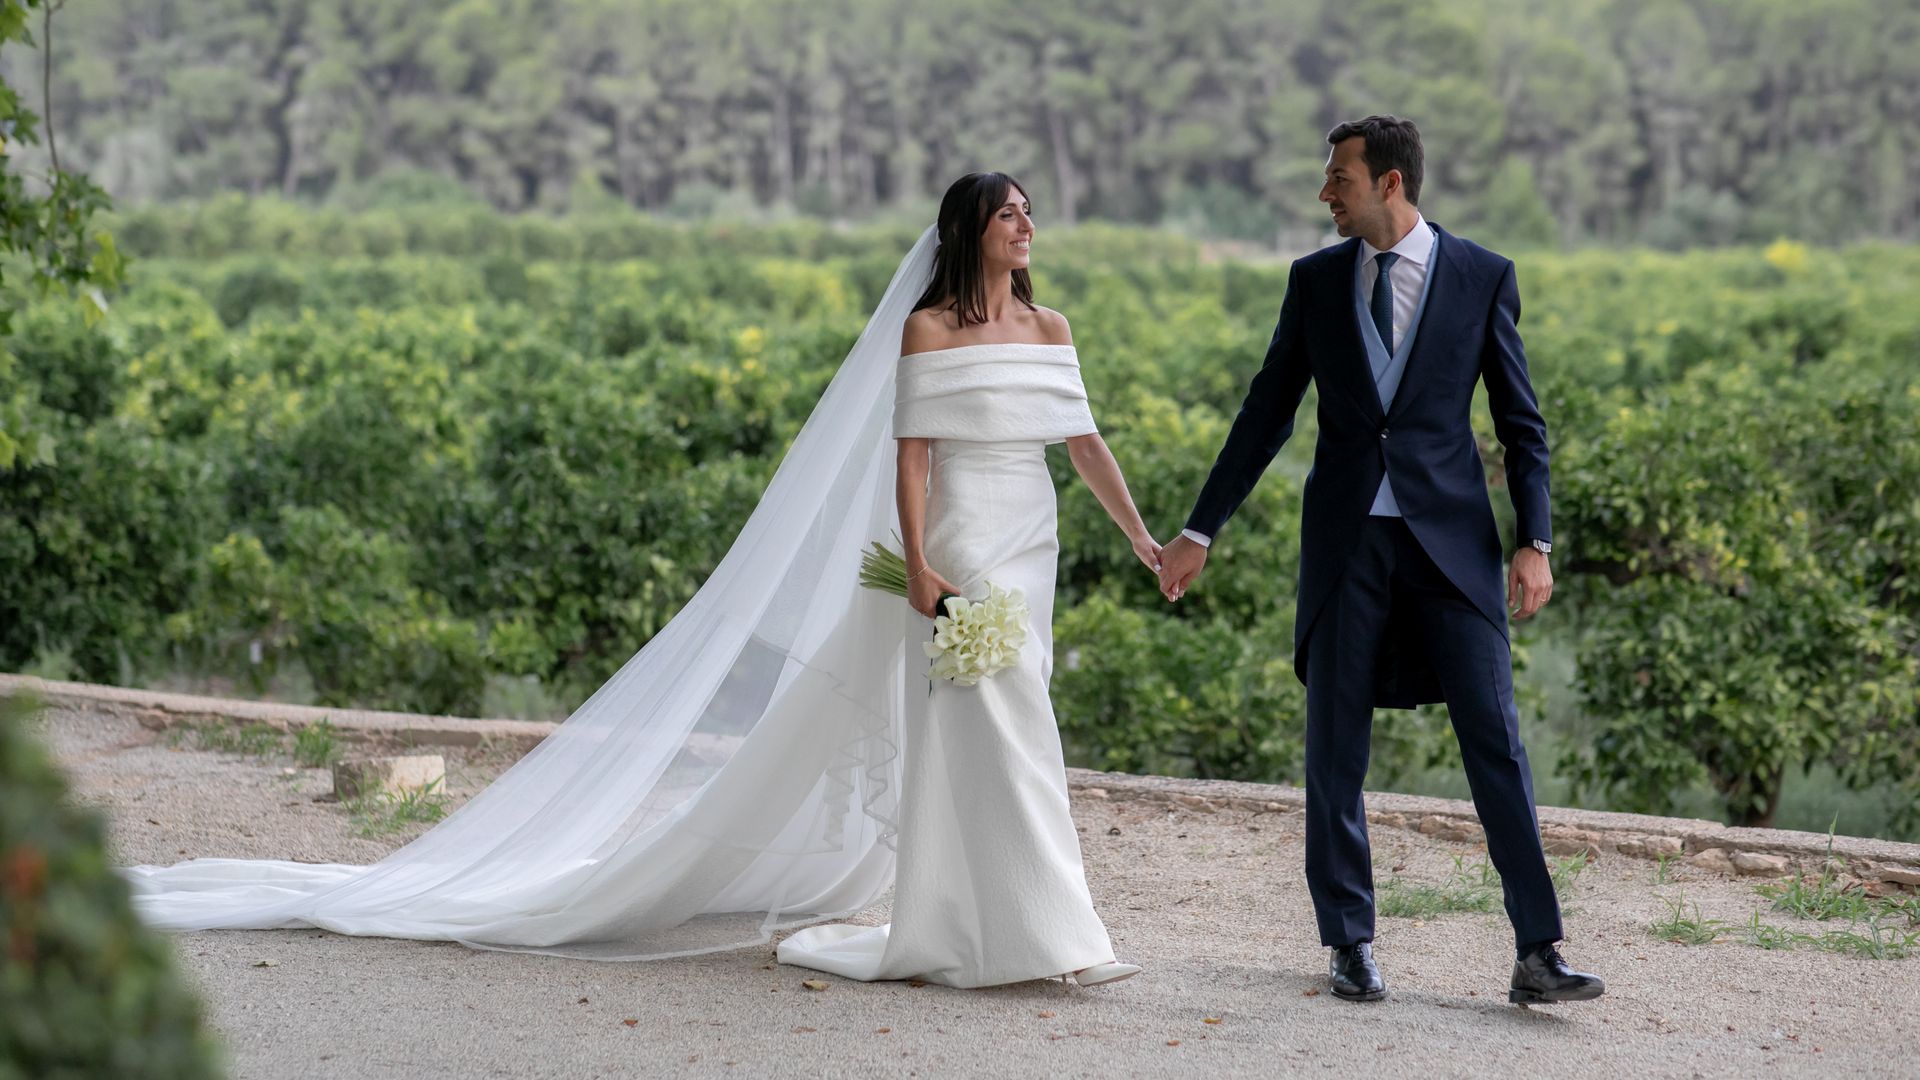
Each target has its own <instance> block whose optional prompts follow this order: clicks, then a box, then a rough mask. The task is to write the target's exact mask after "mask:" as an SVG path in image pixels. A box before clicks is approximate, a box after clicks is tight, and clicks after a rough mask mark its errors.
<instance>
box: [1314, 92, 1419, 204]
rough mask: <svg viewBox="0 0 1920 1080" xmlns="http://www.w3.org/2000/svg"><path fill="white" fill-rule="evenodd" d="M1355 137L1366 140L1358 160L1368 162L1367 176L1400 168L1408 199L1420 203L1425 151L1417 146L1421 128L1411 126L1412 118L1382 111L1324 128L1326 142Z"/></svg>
mask: <svg viewBox="0 0 1920 1080" xmlns="http://www.w3.org/2000/svg"><path fill="white" fill-rule="evenodd" d="M1354 138H1360V139H1365V140H1367V148H1366V149H1365V150H1363V151H1361V153H1360V160H1362V161H1364V162H1366V163H1367V179H1369V180H1378V179H1380V177H1381V175H1382V174H1384V173H1385V172H1387V170H1389V169H1399V170H1400V183H1401V186H1402V188H1403V189H1404V190H1405V191H1406V193H1407V201H1408V202H1410V203H1412V204H1413V205H1415V206H1418V205H1420V179H1421V175H1422V173H1423V172H1424V171H1425V170H1424V167H1423V165H1422V162H1423V161H1424V160H1425V158H1426V154H1425V152H1424V151H1423V150H1421V149H1420V129H1419V128H1417V127H1414V126H1413V121H1411V120H1402V119H1400V118H1399V117H1397V116H1383V115H1375V116H1369V117H1366V118H1365V119H1363V120H1348V121H1346V122H1345V123H1343V124H1340V125H1338V126H1336V127H1335V128H1334V129H1333V130H1332V131H1329V132H1327V145H1328V146H1339V145H1340V144H1341V143H1343V142H1346V141H1347V140H1348V139H1354Z"/></svg>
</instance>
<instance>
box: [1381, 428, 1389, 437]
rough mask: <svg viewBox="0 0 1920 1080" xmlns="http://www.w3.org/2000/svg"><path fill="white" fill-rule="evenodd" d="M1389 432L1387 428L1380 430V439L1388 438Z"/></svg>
mask: <svg viewBox="0 0 1920 1080" xmlns="http://www.w3.org/2000/svg"><path fill="white" fill-rule="evenodd" d="M1387 430H1388V429H1386V428H1381V429H1380V437H1381V438H1383V439H1384V438H1386V437H1387Z"/></svg>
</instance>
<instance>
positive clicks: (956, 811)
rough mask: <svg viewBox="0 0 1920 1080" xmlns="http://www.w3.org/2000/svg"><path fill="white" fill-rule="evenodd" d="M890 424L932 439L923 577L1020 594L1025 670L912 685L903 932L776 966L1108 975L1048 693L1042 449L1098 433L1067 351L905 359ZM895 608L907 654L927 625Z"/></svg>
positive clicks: (876, 932)
mask: <svg viewBox="0 0 1920 1080" xmlns="http://www.w3.org/2000/svg"><path fill="white" fill-rule="evenodd" d="M893 423H894V434H895V435H896V436H898V437H903V438H904V437H920V438H929V439H932V440H934V441H933V443H932V470H931V473H930V476H929V479H928V492H927V514H926V534H925V537H924V543H925V548H926V555H927V562H928V565H930V566H932V567H933V568H934V569H936V570H938V571H939V572H940V573H941V574H942V575H943V576H944V577H946V578H947V580H948V581H951V582H952V583H953V584H954V586H955V587H957V588H958V589H959V590H960V591H961V592H962V593H964V594H965V595H967V596H970V597H980V596H984V595H985V594H986V591H987V583H989V582H991V583H993V584H995V585H998V586H1001V587H1002V588H1007V589H1016V588H1017V589H1020V590H1022V591H1023V592H1024V593H1025V594H1026V599H1027V605H1028V607H1029V609H1030V610H1031V612H1032V619H1033V621H1032V625H1031V626H1030V627H1029V628H1028V633H1027V641H1026V645H1025V646H1024V647H1023V648H1022V649H1021V652H1020V659H1019V662H1018V663H1017V664H1015V665H1014V666H1012V667H1009V668H1007V669H1005V670H1002V671H1001V672H999V673H998V674H996V675H994V676H992V677H991V678H988V679H984V680H982V681H981V682H980V683H979V684H977V685H974V686H958V685H955V684H953V683H950V682H945V681H939V682H934V683H932V684H931V686H930V693H928V694H926V695H925V696H922V695H921V694H919V693H917V692H914V691H913V687H912V685H911V683H910V685H909V687H908V690H909V693H908V696H907V704H908V708H907V715H906V732H905V735H906V746H905V754H904V762H905V772H906V775H905V779H904V786H903V788H902V792H901V800H902V801H901V806H900V835H899V844H898V847H899V853H900V854H899V869H898V871H897V873H896V876H895V880H894V899H893V922H892V923H891V924H890V925H887V926H876V927H860V926H848V925H829V926H815V927H809V928H807V929H804V930H801V931H799V932H797V933H795V934H793V935H792V936H790V937H788V938H787V939H786V940H785V941H782V942H781V943H780V951H779V955H780V960H781V962H782V963H787V964H799V965H802V966H805V967H810V968H818V969H820V970H822V971H830V972H832V973H834V974H836V975H843V976H845V977H847V978H850V979H906V978H915V977H918V978H922V979H926V980H929V981H931V982H938V983H945V984H947V985H949V986H963V987H972V986H993V985H998V984H1001V983H1010V982H1019V981H1021V980H1024V979H1033V978H1044V977H1048V976H1053V975H1059V974H1062V973H1065V972H1072V971H1078V970H1080V969H1082V968H1087V967H1092V966H1094V965H1096V964H1104V963H1107V962H1108V961H1111V960H1112V959H1113V945H1112V943H1111V942H1109V941H1108V939H1107V931H1106V927H1105V926H1103V925H1102V924H1101V922H1100V919H1099V916H1097V915H1095V914H1094V910H1093V900H1092V898H1091V897H1090V896H1088V894H1087V882H1086V874H1085V872H1084V870H1083V869H1082V867H1081V861H1080V840H1079V836H1078V835H1077V834H1076V833H1075V831H1074V826H1073V817H1072V815H1071V814H1070V813H1069V811H1068V808H1067V777H1066V765H1065V762H1064V761H1063V760H1062V758H1061V755H1060V733H1059V731H1058V729H1057V728H1056V727H1055V726H1054V718H1053V706H1052V704H1051V702H1050V701H1049V700H1048V698H1047V678H1048V675H1049V673H1050V672H1051V669H1052V667H1053V631H1052V626H1053V581H1054V572H1055V566H1056V563H1057V561H1058V558H1059V553H1060V543H1059V539H1058V535H1057V531H1056V522H1055V513H1054V492H1053V478H1052V477H1051V476H1050V475H1049V474H1048V471H1047V461H1046V444H1047V443H1048V442H1058V441H1060V440H1061V439H1064V438H1066V437H1068V436H1072V435H1084V434H1087V433H1090V432H1092V431H1093V430H1094V425H1093V416H1092V414H1091V413H1090V412H1089V411H1088V409H1087V399H1086V391H1085V390H1084V389H1083V388H1082V386H1081V382H1080V368H1079V364H1078V360H1077V358H1076V355H1075V353H1074V350H1073V347H1072V346H1070V345H969V346H965V347H962V348H957V349H943V350H940V351H938V352H931V353H919V354H916V355H913V356H908V357H903V358H902V359H901V361H900V375H899V390H898V395H897V404H896V407H895V410H894V421H893ZM902 608H903V610H904V611H905V616H904V618H905V621H906V634H907V644H908V646H909V648H908V650H907V655H908V656H909V657H912V656H914V655H916V654H917V653H918V652H919V650H918V648H917V647H916V646H917V644H918V643H919V642H922V641H926V640H929V639H930V638H931V637H932V636H933V621H932V620H930V619H928V618H926V617H925V616H922V615H920V614H919V613H918V612H915V611H914V610H913V609H911V608H907V607H905V605H904V604H903V605H902ZM908 662H909V663H912V660H909V661H908ZM921 685H922V686H926V685H928V684H927V683H925V682H924V681H922V682H921Z"/></svg>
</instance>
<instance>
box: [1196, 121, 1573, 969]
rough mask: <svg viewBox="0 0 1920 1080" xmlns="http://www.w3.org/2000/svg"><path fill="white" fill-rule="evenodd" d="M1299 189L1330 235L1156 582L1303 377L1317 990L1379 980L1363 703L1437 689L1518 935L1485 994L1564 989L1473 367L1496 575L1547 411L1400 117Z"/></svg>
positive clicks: (1525, 601) (1410, 128) (1526, 497)
mask: <svg viewBox="0 0 1920 1080" xmlns="http://www.w3.org/2000/svg"><path fill="white" fill-rule="evenodd" d="M1327 142H1328V143H1329V144H1331V145H1332V147H1333V150H1332V153H1331V154H1330V155H1329V156H1328V158H1327V168H1326V177H1327V179H1326V184H1325V186H1323V187H1322V188H1321V189H1320V201H1321V202H1324V203H1326V204H1327V206H1328V208H1329V209H1331V210H1332V212H1333V223H1334V226H1335V228H1336V229H1338V230H1339V233H1340V235H1341V236H1344V237H1347V238H1348V239H1347V240H1346V242H1345V243H1341V244H1337V245H1335V246H1333V247H1330V248H1325V249H1323V250H1321V251H1317V252H1315V253H1313V254H1311V255H1308V256H1306V257H1305V258H1303V259H1300V260H1299V261H1297V262H1295V263H1294V264H1293V270H1292V273H1291V275H1290V277H1289V278H1288V281H1287V295H1286V299H1285V301H1284V302H1283V303H1282V304H1281V306H1280V323H1279V325H1278V326H1277V327H1275V329H1274V332H1273V342H1272V344H1270V345H1269V346H1268V347H1267V357H1266V361H1265V363H1263V364H1262V365H1261V368H1260V372H1259V374H1257V375H1255V376H1254V378H1253V383H1252V385H1251V387H1250V388H1249V389H1248V391H1247V396H1246V400H1245V402H1244V403H1243V404H1242V405H1241V407H1240V415H1239V416H1238V417H1236V418H1235V420H1234V422H1233V429H1232V431H1231V432H1230V433H1229V434H1228V435H1227V443H1226V446H1224V447H1223V448H1222V449H1221V451H1220V456H1219V458H1218V459H1217V460H1215V462H1214V465H1213V471H1212V473H1211V474H1209V475H1208V477H1207V483H1206V486H1205V487H1204V488H1202V489H1201V492H1200V498H1199V500H1198V501H1197V502H1196V503H1195V504H1194V508H1193V513H1192V514H1191V515H1190V516H1189V517H1188V518H1187V527H1186V529H1185V530H1183V531H1182V533H1181V535H1180V537H1179V538H1178V539H1176V540H1174V541H1173V543H1171V544H1169V545H1168V546H1167V547H1166V549H1165V550H1163V551H1162V552H1161V556H1160V558H1161V572H1160V588H1161V591H1162V592H1163V593H1165V594H1166V597H1167V599H1168V600H1177V599H1179V598H1180V597H1181V596H1182V595H1183V594H1184V593H1185V592H1186V590H1187V588H1188V587H1189V586H1190V585H1192V583H1193V581H1194V579H1195V578H1196V577H1198V576H1199V574H1200V571H1201V569H1202V568H1203V567H1204V566H1205V565H1206V561H1207V550H1208V547H1209V545H1210V544H1211V543H1212V541H1213V538H1214V537H1216V536H1218V535H1219V533H1220V530H1221V529H1222V528H1223V527H1224V526H1225V525H1226V523H1227V519H1228V518H1230V517H1232V516H1233V512H1234V510H1235V509H1237V508H1238V507H1239V505H1240V503H1241V501H1242V500H1244V499H1245V498H1246V497H1247V493H1248V492H1249V491H1251V490H1252V489H1253V485H1254V484H1255V483H1256V482H1257V481H1258V480H1259V479H1260V474H1261V473H1262V472H1263V471H1264V470H1265V469H1266V467H1267V464H1268V463H1269V462H1271V461H1272V460H1273V456H1274V455H1275V454H1276V453H1278V452H1279V451H1280V447H1281V446H1282V445H1284V444H1285V443H1286V441H1287V437H1288V436H1289V435H1291V434H1292V433H1293V420H1294V412H1295V410H1297V409H1298V408H1299V406H1300V400H1301V398H1302V397H1303V396H1304V395H1305V394H1306V390H1307V383H1308V382H1309V381H1312V382H1313V383H1314V384H1315V385H1316V386H1318V388H1319V420H1320V441H1319V444H1318V445H1317V446H1316V447H1315V448H1314V456H1313V471H1312V472H1311V473H1309V474H1308V475H1307V482H1306V491H1305V495H1304V498H1303V504H1302V510H1301V523H1300V528H1301V539H1300V592H1299V610H1298V614H1297V616H1296V618H1295V622H1294V670H1295V672H1296V673H1297V674H1298V675H1299V676H1300V677H1301V679H1302V680H1303V681H1305V683H1306V685H1307V746H1306V753H1307V756H1306V774H1307V775H1306V779H1307V807H1306V815H1307V821H1306V826H1307V885H1308V888H1309V890H1310V891H1311V892H1312V894H1313V906H1314V913H1315V916H1316V918H1317V920H1318V922H1319V926H1320V940H1321V943H1322V944H1325V945H1330V946H1332V947H1333V956H1332V961H1331V965H1330V978H1331V981H1332V989H1333V993H1334V994H1335V995H1337V996H1339V997H1342V998H1347V999H1349V1000H1353V1001H1375V1000H1378V999H1380V998H1382V997H1385V996H1386V984H1385V982H1384V981H1383V980H1382V979H1381V977H1380V971H1379V969H1378V968H1377V967H1376V966H1375V965H1374V961H1373V948H1372V940H1373V863H1372V859H1371V856H1370V854H1369V851H1368V847H1367V818H1366V809H1365V807H1364V806H1363V805H1362V801H1361V788H1362V784H1363V782H1364V781H1365V779H1366V775H1367V752H1368V740H1369V734H1370V731H1371V727H1372V723H1373V710H1374V709H1375V708H1376V707H1381V708H1412V707H1413V706H1415V705H1417V704H1420V703H1423V702H1433V701H1444V702H1446V704H1447V711H1448V713H1449V714H1450V715H1451V717H1452V719H1453V727H1454V732H1455V735H1456V736H1457V737H1458V739H1459V741H1460V751H1461V757H1462V758H1463V759H1464V760H1465V763H1466V769H1467V780H1468V783H1469V785H1470V786H1471V788H1472V790H1473V803H1474V808H1475V809H1476V810H1477V811H1478V813H1479V815H1480V821H1481V824H1482V825H1483V826H1484V827H1485V829H1486V835H1487V852H1488V855H1489V856H1490V857H1491V858H1492V860H1493V865H1494V868H1495V869H1497V870H1498V871H1499V872H1500V880H1501V884H1502V887H1503V889H1504V891H1505V899H1506V909H1507V916H1508V918H1510V919H1511V920H1512V921H1513V927H1514V936H1515V940H1516V942H1517V949H1516V954H1515V962H1514V966H1513V981H1512V986H1511V990H1510V992H1509V994H1508V999H1509V1000H1511V1001H1516V1002H1523V1003H1533V1002H1558V1001H1584V1000H1588V999H1591V998H1595V997H1598V996H1600V994H1601V993H1602V992H1603V989H1604V987H1603V985H1602V983H1601V981H1600V980H1599V979H1598V978H1596V977H1595V976H1592V975H1586V974H1582V973H1580V972H1576V971H1573V970H1571V969H1570V968H1568V966H1567V964H1566V962H1565V961H1564V960H1562V959H1561V957H1560V954H1559V951H1558V950H1557V949H1556V948H1555V944H1556V942H1558V941H1559V939H1560V907H1559V903H1558V902H1557V901H1556V900H1555V898H1554V893H1553V882H1552V879H1551V878H1550V876H1549V875H1548V871H1547V862H1546V855H1545V853H1544V852H1543V851H1542V850H1541V847H1540V828H1539V823H1538V821H1537V820H1536V819H1535V817H1534V806H1533V780H1532V777H1531V774H1530V773H1529V771H1528V766H1527V752H1526V749H1525V748H1524V747H1522V746H1521V745H1520V731H1519V723H1518V722H1519V714H1518V712H1517V710H1516V709H1515V708H1514V701H1513V671H1512V663H1511V659H1510V657H1509V655H1508V651H1507V615H1508V614H1509V612H1508V609H1507V607H1506V603H1505V601H1504V600H1503V597H1502V595H1501V589H1500V585H1501V582H1500V563H1501V552H1502V549H1501V543H1500V537H1499V534H1498V530H1497V529H1496V528H1495V526H1494V520H1493V511H1492V508H1491V506H1489V505H1488V502H1487V495H1486V486H1485V485H1486V480H1485V473H1484V471H1483V468H1482V465H1481V462H1480V453H1479V449H1478V446H1477V445H1476V443H1475V441H1474V435H1473V429H1472V427H1471V425H1470V424H1469V421H1468V416H1469V412H1470V411H1471V408H1472V404H1473V394H1474V384H1475V383H1477V382H1481V381H1484V382H1485V383H1486V386H1487V397H1488V401H1489V403H1490V404H1491V406H1492V411H1493V425H1494V431H1495V433H1496V434H1498V436H1499V438H1500V442H1501V445H1503V446H1504V447H1506V483H1507V489H1508V491H1509V493H1510V494H1511V496H1512V498H1513V508H1514V512H1515V516H1516V517H1517V518H1518V530H1517V531H1518V535H1517V537H1516V538H1515V552H1514V555H1513V561H1512V569H1511V570H1510V572H1509V573H1508V577H1507V594H1508V598H1509V599H1511V601H1512V603H1513V604H1514V605H1515V606H1514V611H1515V612H1517V613H1518V615H1519V617H1521V618H1527V617H1529V616H1531V615H1533V614H1534V613H1535V612H1536V611H1539V610H1540V607H1541V605H1542V604H1545V603H1546V601H1547V597H1548V596H1549V595H1551V594H1552V592H1553V574H1552V572H1551V571H1550V570H1549V569H1548V567H1547V555H1548V552H1550V551H1551V550H1552V545H1551V543H1550V541H1551V539H1552V531H1551V526H1550V514H1549V511H1548V508H1547V427H1546V423H1545V421H1543V420H1542V419H1541V417H1540V410H1539V407H1538V405H1537V404H1536V402H1535V400H1534V394H1533V387H1532V385H1531V384H1530V383H1529V382H1528V380H1527V364H1526V358H1525V356H1524V355H1523V354H1522V352H1521V346H1520V335H1519V332H1518V331H1517V330H1516V329H1515V325H1514V324H1515V323H1516V322H1517V321H1518V319H1519V317H1520V294H1519V289H1518V287H1517V286H1516V285H1515V283H1514V272H1513V263H1512V262H1510V261H1508V260H1507V259H1504V258H1502V257H1500V256H1498V255H1495V254H1493V253H1492V252H1490V251H1487V250H1486V249H1484V248H1481V247H1478V246H1476V245H1474V244H1473V243H1471V242H1469V241H1467V240H1463V239H1461V238H1459V237H1457V236H1454V235H1452V234H1450V233H1448V232H1446V231H1444V230H1442V229H1440V228H1439V227H1437V226H1434V225H1430V224H1429V223H1428V222H1427V221H1426V220H1425V219H1424V218H1422V217H1421V215H1420V210H1419V208H1418V204H1419V201H1420V180H1421V173H1422V168H1421V158H1422V153H1421V148H1420V132H1419V131H1418V129H1416V128H1415V127H1414V125H1413V123H1412V122H1411V121H1408V120H1402V119H1399V118H1397V117H1393V116H1369V117H1367V118H1366V119H1364V120H1356V121H1351V122H1348V123H1344V124H1341V125H1340V126H1339V127H1336V128H1334V129H1333V130H1332V131H1331V132H1329V133H1328V135H1327Z"/></svg>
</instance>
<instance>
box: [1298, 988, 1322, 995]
mask: <svg viewBox="0 0 1920 1080" xmlns="http://www.w3.org/2000/svg"><path fill="white" fill-rule="evenodd" d="M1300 996H1301V997H1319V996H1320V988H1319V987H1317V986H1309V987H1307V988H1306V989H1305V990H1302V991H1300Z"/></svg>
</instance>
